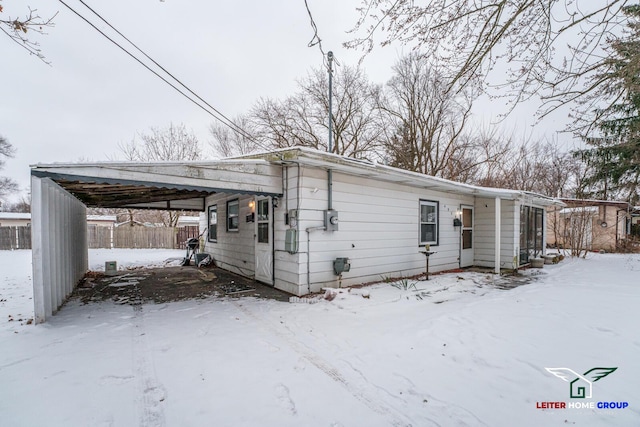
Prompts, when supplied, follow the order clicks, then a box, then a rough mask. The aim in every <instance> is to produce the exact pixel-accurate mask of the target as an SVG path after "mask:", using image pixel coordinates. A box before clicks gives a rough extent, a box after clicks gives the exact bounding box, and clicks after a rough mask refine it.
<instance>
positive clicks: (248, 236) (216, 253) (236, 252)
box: [204, 193, 255, 277]
mask: <svg viewBox="0 0 640 427" xmlns="http://www.w3.org/2000/svg"><path fill="white" fill-rule="evenodd" d="M250 200H253V196H244V195H241V196H238V195H233V194H224V193H218V194H215V195H214V196H211V197H209V198H207V205H214V204H215V205H218V206H224V208H222V210H220V209H219V210H218V224H228V223H229V221H228V218H227V212H228V210H227V209H226V206H227V202H229V201H236V202H237V203H238V204H237V206H238V218H239V219H244V218H245V216H246V215H248V214H249V212H250V208H249V201H250ZM225 230H226V227H225V226H224V225H223V227H222V230H218V236H217V240H216V243H213V242H208V241H207V242H205V250H204V252H206V253H209V254H211V256H212V257H213V259H214V260H215V263H216V265H217V266H219V267H221V268H224V269H226V270H230V271H233V272H234V273H238V274H241V275H243V276H247V277H253V274H254V270H255V267H254V266H255V245H254V237H253V235H254V233H255V229H254V224H253V223H247V222H245V221H244V220H243V221H238V228H237V230H236V231H232V232H227V231H225Z"/></svg>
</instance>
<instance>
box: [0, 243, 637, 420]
mask: <svg viewBox="0 0 640 427" xmlns="http://www.w3.org/2000/svg"><path fill="white" fill-rule="evenodd" d="M30 256H31V253H30V252H29V251H13V252H11V251H2V252H0V425H2V426H35V425H47V426H134V425H139V426H387V425H394V426H408V425H412V426H431V425H434V426H436V425H440V426H516V425H517V426H554V425H562V426H565V425H577V426H612V425H619V426H637V425H640V390H639V388H638V385H639V384H640V383H639V379H640V363H639V361H640V280H639V279H640V256H639V255H610V254H603V255H600V254H597V255H592V256H590V257H589V259H587V260H571V259H567V260H565V261H563V262H562V263H560V264H558V265H552V266H548V265H547V266H545V268H544V269H543V270H536V271H535V272H534V271H531V270H529V271H528V274H531V273H539V274H536V275H535V280H534V281H533V282H532V283H530V284H526V285H523V286H520V287H517V288H515V289H511V290H501V289H498V288H497V287H496V286H494V285H495V284H496V283H497V282H495V283H494V281H495V280H496V278H495V277H494V276H492V275H486V274H479V273H456V274H447V275H439V276H434V277H432V280H430V281H428V282H420V283H417V284H416V288H417V290H415V289H413V288H412V289H411V290H406V291H405V290H401V289H396V288H394V287H392V286H390V285H389V284H379V285H374V286H370V287H366V288H362V289H353V290H352V291H351V292H348V291H344V292H341V293H339V294H338V295H337V296H336V298H335V299H334V300H333V301H326V300H322V301H320V302H318V303H317V304H302V303H297V304H293V303H282V302H276V301H265V300H256V299H251V298H245V299H215V298H210V299H204V300H197V301H181V302H175V303H169V304H161V305H159V304H144V305H143V306H142V307H141V308H139V307H138V308H136V309H134V307H132V306H130V305H117V304H115V303H112V302H102V303H92V304H88V305H82V304H81V303H80V302H78V301H71V302H69V303H68V304H66V305H65V306H64V307H63V308H62V310H60V312H59V313H58V314H56V315H55V316H54V317H53V318H51V320H50V321H48V322H47V323H45V324H42V325H37V326H35V325H31V324H27V323H28V319H30V318H31V317H32V316H33V313H32V306H31V304H32V300H31V294H32V290H31V269H30ZM181 256H182V253H181V252H180V251H154V250H150V251H149V250H127V251H125V250H115V251H108V250H107V251H91V253H90V266H91V267H92V268H94V269H97V268H98V267H102V268H104V261H108V260H117V261H118V263H119V265H120V266H121V267H122V268H125V267H129V268H130V267H133V266H135V265H145V264H153V265H162V264H163V262H164V261H165V260H166V259H168V258H176V257H178V258H179V257H181ZM547 367H548V368H560V367H564V368H569V369H572V370H574V371H576V372H577V373H578V374H581V375H582V374H583V373H586V372H587V371H589V370H590V369H592V368H595V367H609V368H612V367H616V368H617V370H616V371H615V372H613V373H612V374H610V375H608V376H606V377H603V378H601V379H600V380H599V381H596V382H593V387H592V393H593V394H592V398H590V399H571V398H570V394H569V393H570V384H569V382H565V381H563V380H561V379H560V378H558V377H556V376H554V375H552V374H551V373H549V372H548V371H546V370H545V368H547ZM546 402H563V403H565V406H568V405H569V404H573V405H574V406H575V403H579V404H580V405H581V406H587V408H582V407H581V408H579V409H576V408H569V407H565V408H564V409H540V407H541V406H549V405H548V404H547V403H546ZM599 402H606V403H607V404H609V403H611V402H613V403H614V404H615V403H618V404H619V405H618V406H624V405H623V403H625V402H626V403H627V404H628V406H627V407H625V408H620V409H603V408H598V407H597V406H598V405H599V404H600V406H602V405H603V404H602V403H599ZM583 404H584V405H583ZM591 405H593V406H594V408H593V409H591V408H589V406H591ZM551 406H554V405H551ZM555 406H560V404H557V405H555ZM614 406H615V405H614Z"/></svg>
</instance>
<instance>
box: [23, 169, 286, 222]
mask: <svg viewBox="0 0 640 427" xmlns="http://www.w3.org/2000/svg"><path fill="white" fill-rule="evenodd" d="M31 175H32V176H34V177H38V178H49V179H51V180H52V181H54V182H55V183H56V184H58V185H59V186H61V187H62V188H64V189H65V190H66V191H68V192H69V193H71V194H73V195H74V196H75V197H76V198H78V199H79V200H80V201H82V202H83V203H84V204H85V205H86V206H90V207H103V208H136V209H165V210H200V211H202V210H204V209H205V206H204V199H205V197H206V196H208V195H210V194H213V193H236V194H255V195H268V196H281V195H282V175H281V168H280V166H278V165H274V164H272V163H270V162H268V161H266V160H249V161H247V160H246V159H243V160H240V161H238V160H220V161H215V162H157V163H135V162H100V163H77V164H74V163H66V164H62V163H60V164H59V163H54V164H37V165H32V166H31Z"/></svg>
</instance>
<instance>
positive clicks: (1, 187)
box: [0, 135, 18, 197]
mask: <svg viewBox="0 0 640 427" xmlns="http://www.w3.org/2000/svg"><path fill="white" fill-rule="evenodd" d="M15 152H16V150H15V149H14V148H13V146H12V145H11V143H9V141H7V139H6V138H4V137H3V136H1V135H0V170H1V169H2V168H3V167H4V163H5V159H6V158H10V157H13V156H14V155H15ZM16 191H18V184H17V183H16V182H15V181H14V180H12V179H11V178H7V177H0V197H4V196H7V195H9V194H11V193H14V192H16Z"/></svg>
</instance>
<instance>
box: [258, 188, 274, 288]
mask: <svg viewBox="0 0 640 427" xmlns="http://www.w3.org/2000/svg"><path fill="white" fill-rule="evenodd" d="M271 213H272V210H271V198H269V197H267V198H258V199H257V200H256V215H255V219H256V233H255V234H256V280H258V281H260V282H263V283H266V284H268V285H273V215H271Z"/></svg>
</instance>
